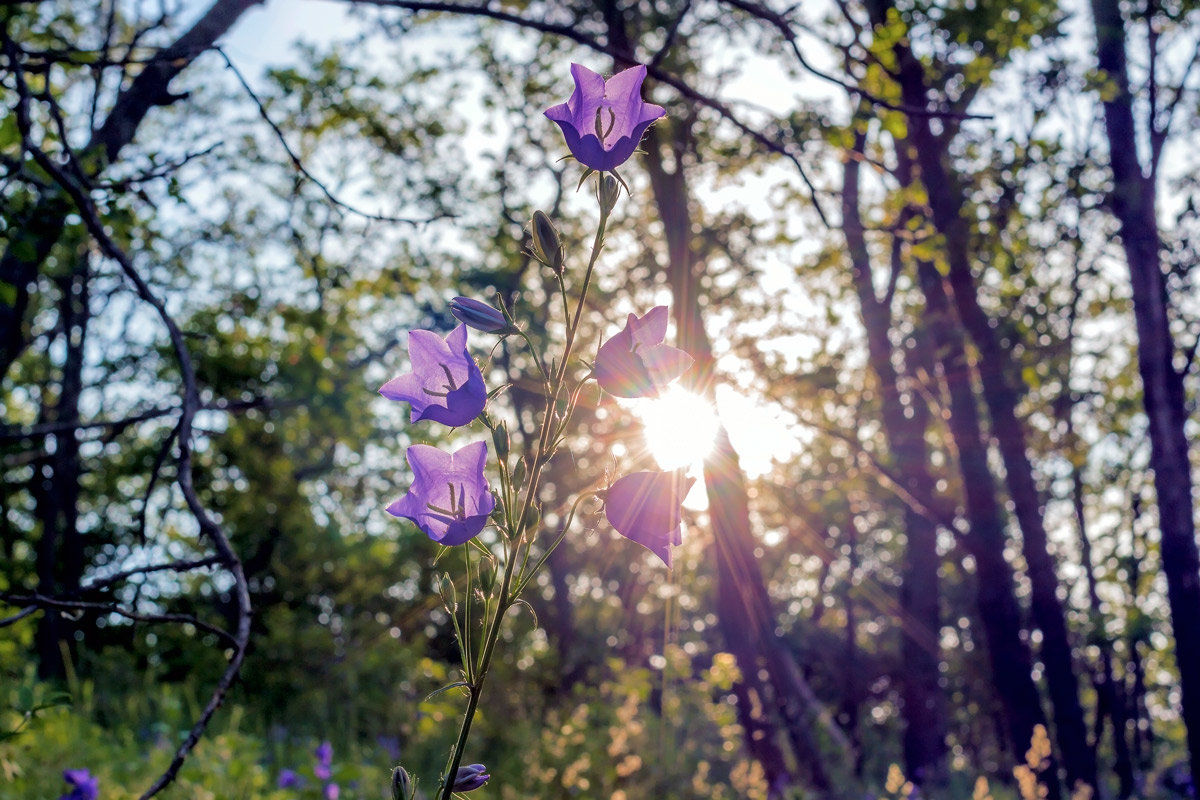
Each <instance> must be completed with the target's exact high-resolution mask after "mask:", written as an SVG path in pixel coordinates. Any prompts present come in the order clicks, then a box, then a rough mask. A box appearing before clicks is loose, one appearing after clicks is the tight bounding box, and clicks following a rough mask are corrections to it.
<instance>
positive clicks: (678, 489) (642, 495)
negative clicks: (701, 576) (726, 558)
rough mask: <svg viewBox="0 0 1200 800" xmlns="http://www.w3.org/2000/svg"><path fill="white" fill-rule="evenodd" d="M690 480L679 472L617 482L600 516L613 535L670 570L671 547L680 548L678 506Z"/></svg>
mask: <svg viewBox="0 0 1200 800" xmlns="http://www.w3.org/2000/svg"><path fill="white" fill-rule="evenodd" d="M695 482H696V481H695V479H694V478H685V477H683V475H682V474H681V473H679V472H635V473H633V474H632V475H626V476H625V477H623V478H618V479H617V481H616V482H615V483H614V484H613V485H612V486H610V487H609V489H608V493H607V495H606V496H605V498H604V515H605V516H606V517H608V521H609V522H610V523H611V524H612V526H613V527H614V528H616V529H617V533H619V534H621V535H622V536H624V537H625V538H626V539H632V540H633V541H635V542H637V543H638V544H640V545H641V546H642V547H645V548H646V549H647V550H649V551H650V552H651V553H654V555H656V556H658V557H659V558H661V559H662V560H663V563H664V564H666V565H667V566H668V567H669V566H671V547H670V546H671V545H679V544H683V539H682V538H681V536H680V526H681V525H682V517H683V513H682V511H681V509H680V506H681V505H682V504H683V498H685V497H687V493H688V491H690V490H691V488H692V484H693V483H695Z"/></svg>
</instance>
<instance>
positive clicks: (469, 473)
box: [387, 442, 496, 547]
mask: <svg viewBox="0 0 1200 800" xmlns="http://www.w3.org/2000/svg"><path fill="white" fill-rule="evenodd" d="M405 458H407V459H408V465H409V467H411V468H412V471H413V483H412V486H410V487H409V489H408V494H406V495H404V497H402V498H401V499H400V500H397V501H396V502H395V503H392V504H391V505H390V506H388V508H387V512H388V513H389V514H391V515H392V516H393V517H404V518H405V519H410V520H412V521H413V522H415V523H416V524H417V527H418V528H420V529H421V530H422V531H424V532H425V535H426V536H428V537H429V538H430V539H433V540H434V541H435V542H437V543H438V544H444V545H446V546H448V547H449V546H453V545H456V544H463V543H464V542H467V541H470V540H471V539H473V538H474V537H475V536H476V535H477V534H478V533H479V532H480V531H481V530H483V526H484V525H486V524H487V521H488V515H489V514H491V513H492V510H493V509H494V508H495V507H496V498H495V497H494V496H493V495H492V492H491V489H490V488H489V487H488V483H487V481H486V480H485V479H484V477H483V465H484V464H485V463H486V462H487V443H486V442H472V443H471V444H469V445H467V446H466V447H463V448H462V449H460V450H458V451H456V452H455V453H453V454H450V453H444V452H442V451H441V450H439V449H437V448H436V447H430V446H429V445H424V444H414V445H413V446H411V447H409V448H408V451H407V452H406V453H405Z"/></svg>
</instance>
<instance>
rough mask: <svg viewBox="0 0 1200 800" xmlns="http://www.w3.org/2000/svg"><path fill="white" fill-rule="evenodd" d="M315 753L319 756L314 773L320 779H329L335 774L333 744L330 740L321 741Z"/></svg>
mask: <svg viewBox="0 0 1200 800" xmlns="http://www.w3.org/2000/svg"><path fill="white" fill-rule="evenodd" d="M313 755H315V756H316V757H317V765H316V766H315V767H313V775H316V776H317V778H318V779H320V780H323V781H327V780H329V778H330V777H331V776H332V775H333V770H332V768H331V767H332V766H333V745H331V744H330V743H329V742H321V744H320V745H319V746H318V747H317V749H316V750H314V751H313Z"/></svg>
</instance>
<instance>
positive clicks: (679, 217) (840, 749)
mask: <svg viewBox="0 0 1200 800" xmlns="http://www.w3.org/2000/svg"><path fill="white" fill-rule="evenodd" d="M666 127H667V126H666V125H660V126H658V127H657V128H655V129H653V130H652V131H651V132H650V134H648V136H647V140H646V142H647V150H648V155H647V158H646V159H645V164H646V167H647V170H648V171H649V173H650V184H651V188H652V189H653V192H654V198H655V201H656V204H657V206H658V209H659V213H660V215H661V217H662V221H663V228H664V234H665V237H666V240H667V249H668V256H669V259H670V263H669V266H668V277H669V280H670V284H671V291H672V297H673V303H674V316H675V320H676V327H677V329H678V334H679V345H680V346H681V347H682V348H684V349H685V350H687V351H688V352H689V353H690V354H691V355H692V357H693V358H694V359H695V360H696V363H695V365H693V367H692V368H691V370H690V371H689V372H688V374H687V375H686V376H685V380H686V381H687V382H688V383H689V385H690V386H691V387H692V388H693V389H694V390H695V391H697V392H699V393H701V394H703V395H705V396H708V397H709V398H711V397H712V391H713V385H712V383H713V377H714V366H715V365H714V361H713V356H712V347H711V345H710V343H709V341H708V335H707V334H706V333H705V330H704V325H703V320H702V318H701V313H700V303H699V275H698V274H697V268H696V262H695V259H694V257H693V254H692V250H691V241H690V238H691V216H690V212H689V209H688V202H689V195H688V191H687V182H686V178H685V175H684V172H683V167H682V163H681V161H680V158H681V154H682V153H683V152H684V150H685V147H684V146H683V142H684V140H685V139H686V136H687V135H688V134H687V132H686V131H682V130H679V129H677V128H676V129H675V133H676V136H677V140H676V141H675V142H673V143H668V142H664V141H663V136H662V131H663V130H664V129H665V128H666ZM668 149H669V150H673V152H674V161H675V163H674V169H673V170H672V171H668V170H667V169H666V167H665V165H664V163H663V161H664V157H663V152H664V150H668ZM704 480H705V488H706V490H707V493H708V499H709V518H710V520H711V522H712V532H713V540H714V544H715V548H716V562H717V567H718V573H717V574H718V600H717V604H718V618H719V620H720V626H721V630H722V632H723V634H724V637H725V641H726V644H727V646H729V648H730V650H731V651H732V652H733V653H734V655H735V656H736V657H737V659H738V666H739V667H740V668H741V671H742V678H743V680H744V681H747V682H748V684H749V687H751V690H752V691H754V692H755V693H756V694H757V696H758V697H759V699H760V700H761V701H762V702H764V703H766V704H767V705H766V709H765V710H766V711H767V713H768V714H771V715H772V716H773V715H774V713H775V712H776V710H777V711H778V713H779V714H780V715H781V717H782V722H783V726H782V727H783V733H785V734H786V736H787V738H788V741H789V743H790V745H791V747H792V749H793V751H794V752H795V754H796V759H797V761H798V763H799V765H800V767H801V768H802V769H804V770H805V772H806V773H807V775H806V777H807V778H808V780H809V782H811V784H812V786H813V787H814V788H816V789H817V790H818V791H821V792H829V791H832V788H831V787H832V782H831V780H830V778H829V773H828V771H827V769H826V766H825V765H826V763H827V762H831V763H838V762H839V761H842V765H843V766H846V765H848V764H849V763H850V760H851V759H852V757H853V754H852V752H851V749H852V748H851V747H850V746H849V742H848V741H847V740H846V737H845V735H844V734H843V733H842V732H841V730H840V729H838V728H837V727H836V726H835V723H833V722H832V721H831V720H830V719H829V715H828V714H827V713H826V712H824V711H823V710H822V708H821V704H820V702H819V701H818V699H817V698H816V695H815V694H814V693H813V691H812V689H811V687H810V686H809V685H808V683H807V682H806V681H805V680H804V677H803V675H802V674H801V672H800V669H799V668H798V667H797V665H796V663H795V660H794V659H793V657H792V654H791V652H790V650H789V649H788V648H787V646H786V644H785V643H784V642H783V641H781V640H780V639H779V637H778V636H777V635H776V634H775V614H774V610H773V608H772V604H771V599H770V595H769V594H768V592H767V587H766V583H765V582H764V580H763V576H762V572H761V570H760V568H759V564H758V560H757V559H756V558H755V557H754V549H755V541H754V535H753V533H752V531H751V528H750V511H749V503H748V500H747V494H746V486H745V481H744V479H743V476H742V472H741V468H740V466H739V465H738V460H737V454H736V453H735V452H734V450H733V447H732V446H731V445H730V443H729V439H728V436H727V435H726V434H725V431H724V430H720V431H719V432H718V435H717V442H716V445H715V446H714V449H713V453H712V454H710V455H709V457H708V458H707V459H706V461H705V467H704ZM760 670H765V672H766V674H767V679H766V680H765V681H763V680H760V679H759V677H758V674H759V672H760ZM739 711H741V712H743V713H746V712H748V711H749V710H748V709H739ZM817 723H820V724H822V725H823V730H824V731H825V733H826V735H827V736H828V737H829V738H830V739H831V740H832V741H833V742H834V744H835V747H836V750H837V753H839V754H840V756H841V759H838V758H836V757H831V756H830V754H824V755H823V754H822V752H821V750H820V749H819V748H818V746H817V743H816V740H815V738H814V736H813V726H814V724H817ZM754 724H755V725H756V726H758V727H762V723H760V722H755V723H754ZM746 735H747V737H753V736H755V735H756V734H755V733H754V730H753V729H752V728H749V727H747V728H746ZM748 744H750V746H751V750H752V751H753V750H754V748H755V747H756V746H757V745H755V744H754V743H752V742H749V741H748ZM763 766H764V768H765V769H767V770H768V774H769V771H770V770H771V769H772V768H774V769H776V771H777V774H776V776H775V777H773V778H772V777H770V775H769V779H770V780H771V784H772V791H773V792H779V793H783V792H786V790H787V785H788V784H789V783H791V782H792V780H793V779H792V777H791V776H790V775H789V774H788V772H787V769H786V766H785V765H784V764H782V762H781V763H780V764H778V765H771V764H768V763H764V764H763Z"/></svg>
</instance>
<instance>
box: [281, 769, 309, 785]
mask: <svg viewBox="0 0 1200 800" xmlns="http://www.w3.org/2000/svg"><path fill="white" fill-rule="evenodd" d="M275 785H276V786H277V787H279V788H280V789H298V788H300V787H301V786H303V785H304V779H303V778H301V777H300V775H299V773H297V772H296V770H294V769H281V770H279V777H278V778H277V779H276V780H275Z"/></svg>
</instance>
